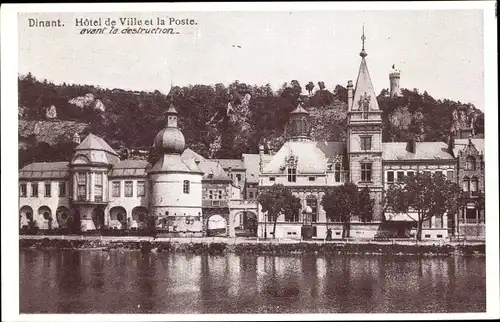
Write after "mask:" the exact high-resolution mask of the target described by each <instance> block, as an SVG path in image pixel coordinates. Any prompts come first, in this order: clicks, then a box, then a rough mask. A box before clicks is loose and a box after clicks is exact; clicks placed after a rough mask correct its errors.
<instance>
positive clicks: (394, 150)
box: [382, 142, 454, 161]
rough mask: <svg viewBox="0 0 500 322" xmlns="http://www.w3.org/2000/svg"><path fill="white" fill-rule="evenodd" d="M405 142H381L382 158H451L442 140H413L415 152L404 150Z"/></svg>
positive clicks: (396, 159) (387, 159) (393, 159)
mask: <svg viewBox="0 0 500 322" xmlns="http://www.w3.org/2000/svg"><path fill="white" fill-rule="evenodd" d="M406 146H407V142H386V143H382V160H384V161H398V160H401V161H404V160H415V161H416V160H453V159H454V158H453V156H452V155H451V154H450V153H448V145H447V144H446V143H444V142H415V153H411V152H408V151H407V150H406Z"/></svg>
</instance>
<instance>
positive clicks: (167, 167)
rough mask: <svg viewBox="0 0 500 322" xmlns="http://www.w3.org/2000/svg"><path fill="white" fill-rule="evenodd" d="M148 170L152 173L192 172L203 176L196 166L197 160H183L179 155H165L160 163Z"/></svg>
mask: <svg viewBox="0 0 500 322" xmlns="http://www.w3.org/2000/svg"><path fill="white" fill-rule="evenodd" d="M148 170H149V171H151V172H192V173H200V174H203V172H202V171H201V170H200V168H199V167H198V166H197V165H196V163H195V160H193V159H187V160H182V159H181V156H180V155H178V154H164V155H163V156H162V157H161V158H160V159H159V160H158V162H156V164H155V165H154V166H153V167H152V168H151V169H148Z"/></svg>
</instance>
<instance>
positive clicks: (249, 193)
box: [248, 191, 253, 199]
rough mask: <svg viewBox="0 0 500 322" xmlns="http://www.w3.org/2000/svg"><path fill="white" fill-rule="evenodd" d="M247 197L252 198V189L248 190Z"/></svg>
mask: <svg viewBox="0 0 500 322" xmlns="http://www.w3.org/2000/svg"><path fill="white" fill-rule="evenodd" d="M248 198H249V199H253V191H250V192H248Z"/></svg>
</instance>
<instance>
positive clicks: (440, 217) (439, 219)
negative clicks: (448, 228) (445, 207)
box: [434, 215, 443, 228]
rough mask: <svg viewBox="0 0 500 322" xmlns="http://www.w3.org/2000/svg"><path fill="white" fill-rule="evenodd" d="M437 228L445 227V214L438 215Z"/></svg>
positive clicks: (435, 222)
mask: <svg viewBox="0 0 500 322" xmlns="http://www.w3.org/2000/svg"><path fill="white" fill-rule="evenodd" d="M434 225H435V228H443V215H436V220H435V221H434Z"/></svg>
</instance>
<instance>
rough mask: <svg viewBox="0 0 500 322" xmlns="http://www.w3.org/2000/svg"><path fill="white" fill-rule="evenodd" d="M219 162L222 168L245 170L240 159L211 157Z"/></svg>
mask: <svg viewBox="0 0 500 322" xmlns="http://www.w3.org/2000/svg"><path fill="white" fill-rule="evenodd" d="M212 160H213V161H216V162H219V163H220V165H221V166H222V168H224V170H227V169H229V168H231V169H232V170H245V165H244V164H243V161H242V160H241V159H212Z"/></svg>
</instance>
